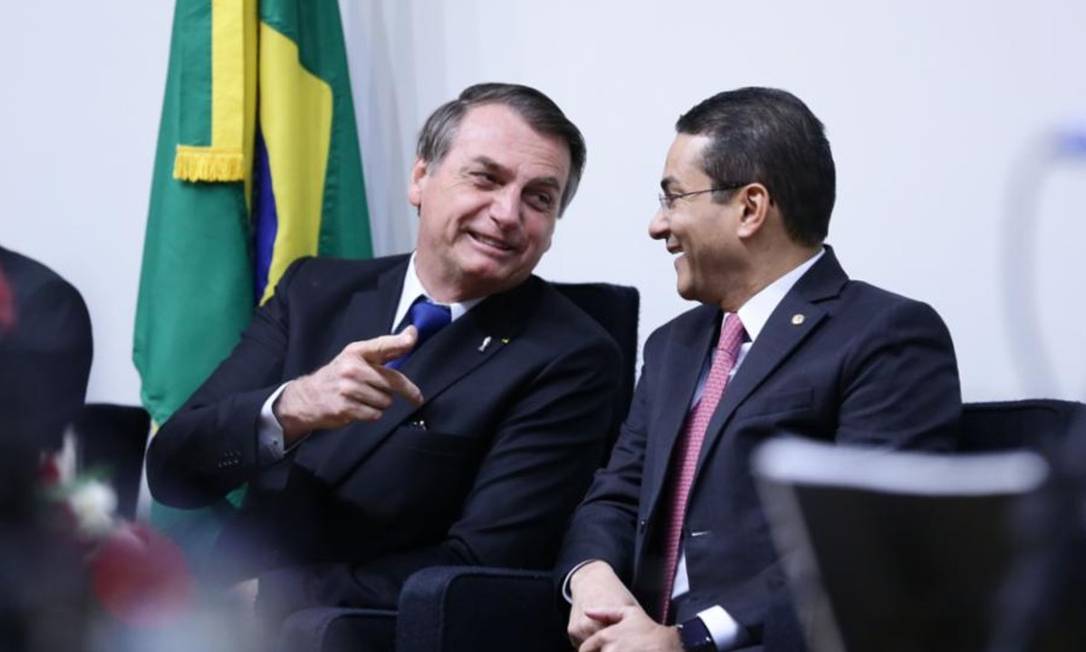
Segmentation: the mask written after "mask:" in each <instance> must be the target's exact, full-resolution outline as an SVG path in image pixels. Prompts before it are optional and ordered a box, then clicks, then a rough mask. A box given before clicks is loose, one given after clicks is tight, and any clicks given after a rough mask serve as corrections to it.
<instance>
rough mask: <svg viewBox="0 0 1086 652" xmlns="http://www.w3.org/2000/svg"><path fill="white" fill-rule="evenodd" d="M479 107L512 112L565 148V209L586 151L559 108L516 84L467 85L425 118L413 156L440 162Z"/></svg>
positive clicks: (560, 208) (578, 175) (582, 168)
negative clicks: (500, 107) (499, 107)
mask: <svg viewBox="0 0 1086 652" xmlns="http://www.w3.org/2000/svg"><path fill="white" fill-rule="evenodd" d="M483 104H501V105H504V106H507V107H509V108H511V109H513V110H514V111H516V112H517V113H518V114H519V115H520V117H522V118H524V121H525V122H527V123H528V124H529V125H530V126H531V127H532V129H534V130H535V131H536V132H538V133H540V134H544V135H547V136H555V137H557V138H561V139H562V140H563V141H565V143H566V146H567V147H568V148H569V162H570V167H569V180H568V182H567V183H566V188H565V191H563V193H562V201H561V203H560V204H559V208H558V214H559V215H561V214H562V213H563V212H565V210H566V206H569V203H570V202H571V201H573V195H575V194H576V193H577V186H578V185H579V184H580V182H581V174H582V173H583V172H584V163H585V157H586V148H585V144H584V137H583V136H582V135H581V131H580V130H579V129H577V125H575V124H573V123H572V122H570V120H569V118H567V117H566V115H565V114H564V113H562V109H560V108H558V105H557V104H555V103H554V101H553V100H551V98H549V97H547V96H546V95H544V94H543V93H541V92H540V91H538V90H536V89H534V88H532V87H530V86H522V85H520V84H500V83H487V84H475V85H474V86H468V87H467V88H465V89H464V91H463V92H462V93H460V97H458V98H456V99H455V100H451V101H449V102H446V103H445V104H442V105H441V106H439V107H438V108H437V110H436V111H434V112H433V113H432V114H430V117H429V118H427V119H426V124H424V125H423V126H422V131H420V132H419V141H418V145H417V146H416V148H415V155H416V156H418V157H419V158H420V159H422V160H423V161H426V162H427V163H440V162H441V161H442V159H444V158H445V155H446V154H448V153H449V148H450V147H451V146H452V141H453V138H455V136H456V129H457V128H458V127H459V126H460V121H461V120H463V118H464V115H466V114H467V112H468V109H470V108H472V107H475V106H480V105H483Z"/></svg>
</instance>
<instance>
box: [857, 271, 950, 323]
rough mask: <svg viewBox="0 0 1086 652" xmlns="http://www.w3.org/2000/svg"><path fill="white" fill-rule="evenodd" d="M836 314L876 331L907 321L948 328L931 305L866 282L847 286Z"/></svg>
mask: <svg viewBox="0 0 1086 652" xmlns="http://www.w3.org/2000/svg"><path fill="white" fill-rule="evenodd" d="M835 312H837V313H838V315H839V316H847V317H851V318H853V319H857V320H863V321H865V322H867V323H869V324H870V325H872V326H873V327H878V326H881V325H884V324H885V323H886V322H887V321H890V322H900V321H903V320H904V321H909V322H913V321H915V322H917V323H923V324H928V325H931V326H937V327H939V328H940V329H943V330H945V328H946V325H945V324H944V323H943V319H942V317H940V316H939V313H938V312H937V311H936V310H935V308H933V307H932V306H931V305H929V304H927V303H925V302H923V301H918V300H916V299H912V298H909V297H906V296H903V295H901V294H897V293H895V292H891V291H889V290H885V289H883V288H880V287H877V286H874V285H871V284H870V283H866V282H864V281H856V280H850V281H848V282H847V283H846V284H845V286H844V288H843V289H842V291H841V297H840V302H839V305H838V307H837V309H836V310H835Z"/></svg>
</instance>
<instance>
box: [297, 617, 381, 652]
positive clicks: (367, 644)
mask: <svg viewBox="0 0 1086 652" xmlns="http://www.w3.org/2000/svg"><path fill="white" fill-rule="evenodd" d="M395 639H396V612H395V611H384V610H380V609H346V608H341V607H312V608H310V609H302V610H301V611H296V612H294V613H292V614H290V616H288V617H287V619H286V620H284V621H283V625H282V627H281V629H280V630H279V640H278V649H279V650H280V651H281V652H348V651H350V652H355V651H357V650H390V649H392V642H393V641H394V640H395Z"/></svg>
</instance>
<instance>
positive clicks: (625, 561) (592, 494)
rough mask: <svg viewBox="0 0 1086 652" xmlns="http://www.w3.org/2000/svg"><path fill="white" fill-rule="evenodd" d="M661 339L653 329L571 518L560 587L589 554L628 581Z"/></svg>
mask: <svg viewBox="0 0 1086 652" xmlns="http://www.w3.org/2000/svg"><path fill="white" fill-rule="evenodd" d="M659 339H660V338H659V337H658V336H657V335H654V336H653V337H650V338H649V341H648V342H646V344H645V364H644V366H643V368H642V372H641V377H640V379H639V380H638V382H637V389H636V390H635V391H634V396H633V401H632V403H631V405H630V412H629V415H628V416H627V417H626V420H625V422H624V423H623V424H622V430H621V431H620V433H619V437H618V441H617V442H615V446H614V449H613V450H612V452H611V457H610V460H609V461H608V463H607V466H606V468H605V469H604V470H602V471H600V472H599V473H597V474H596V477H595V479H594V480H593V482H592V486H591V487H590V488H589V490H588V494H587V495H586V496H585V499H584V501H583V502H582V503H581V505H580V507H578V508H577V512H576V513H575V514H574V516H573V520H572V522H571V523H570V527H569V530H568V532H567V534H566V538H565V541H564V542H563V544H562V551H561V553H560V554H559V558H558V563H557V565H556V566H555V579H556V581H557V584H558V586H559V587H561V586H562V584H563V583H564V581H565V578H566V576H567V575H568V574H569V572H570V571H571V570H573V568H574V567H575V566H577V565H578V564H581V563H582V562H585V561H588V560H593V559H599V560H603V561H606V562H607V563H608V564H610V565H611V567H612V568H613V569H614V571H615V573H616V574H617V575H618V577H619V578H620V579H622V581H623V582H625V583H626V584H627V585H629V583H630V581H631V578H632V575H633V557H634V541H635V538H636V535H637V527H638V518H637V515H638V504H639V498H640V494H641V481H642V474H643V472H644V463H645V447H646V445H647V435H646V432H647V423H646V422H647V420H648V416H649V399H648V397H649V396H650V395H651V393H652V389H651V387H652V385H653V382H654V377H653V376H654V373H655V369H654V367H653V365H652V358H653V353H652V352H653V351H654V350H655V348H656V347H655V346H654V344H655V341H658V340H659Z"/></svg>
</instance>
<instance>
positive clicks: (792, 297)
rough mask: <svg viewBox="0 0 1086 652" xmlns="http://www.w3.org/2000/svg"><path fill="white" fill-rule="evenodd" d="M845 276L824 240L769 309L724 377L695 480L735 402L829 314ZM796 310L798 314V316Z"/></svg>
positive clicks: (749, 393)
mask: <svg viewBox="0 0 1086 652" xmlns="http://www.w3.org/2000/svg"><path fill="white" fill-rule="evenodd" d="M847 281H848V276H846V275H845V272H844V270H843V269H841V266H840V265H839V264H838V262H837V258H836V256H834V254H833V249H832V248H830V247H829V246H827V247H826V253H825V255H823V256H822V258H821V259H820V260H819V261H818V262H817V263H815V264H814V265H813V266H812V267H811V269H809V270H808V271H807V273H806V274H804V275H803V276H802V277H801V278H800V279H799V280H798V281H797V282H796V284H795V285H794V286H793V287H792V289H791V290H790V291H789V292H788V294H786V295H785V296H784V299H782V300H781V302H780V303H779V304H778V305H777V307H776V309H774V310H773V313H772V314H771V315H770V316H769V320H768V321H766V323H765V326H763V327H762V332H761V333H760V334H759V335H758V339H757V340H756V341H755V342H754V344H753V345H752V346H751V348H750V351H748V352H747V356H746V358H745V359H744V360H743V364H742V365H741V366H740V367H739V369H738V370H737V371H736V373H735V375H734V376H733V377H732V379H731V381H730V382H729V383H728V386H727V388H726V389H725V390H724V395H723V396H722V397H721V399H720V404H719V405H717V408H716V411H715V412H714V413H713V417H712V419H710V421H709V426H708V428H707V429H706V431H705V441H704V442H703V443H702V447H701V454H700V456H699V457H698V464H697V467H696V468H695V470H694V479H695V480H694V481H695V483H696V482H697V479H698V477H699V476H700V474H701V469H702V467H703V466H704V465H705V460H706V458H707V457H708V456H709V453H710V451H711V450H712V449H713V447H714V446H715V445H716V444H717V441H718V440H719V439H720V437H721V434H722V433H723V430H724V426H725V424H727V422H728V420H729V419H730V418H731V416H732V414H733V413H734V412H735V410H736V408H738V407H739V406H740V405H741V404H742V403H743V401H744V400H746V398H747V397H748V396H750V395H751V393H752V392H754V390H756V389H757V388H758V386H760V385H761V384H762V382H763V381H765V379H766V378H767V377H769V375H770V374H772V373H773V371H774V370H775V369H777V368H778V367H779V366H780V365H781V364H782V363H783V362H784V361H785V360H786V359H787V358H788V357H789V356H790V355H791V354H792V352H794V351H795V350H796V348H797V347H798V346H799V345H800V343H801V342H803V340H805V339H806V338H807V337H808V336H809V335H810V334H811V333H812V332H814V330H815V329H816V328H818V326H819V324H821V323H822V321H823V320H824V319H826V318H827V317H828V316H829V314H830V313H829V305H828V304H826V303H825V302H826V301H827V300H829V299H832V298H835V297H837V296H838V294H840V292H841V288H842V287H844V284H845V282H847ZM797 315H802V318H798V317H797Z"/></svg>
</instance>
